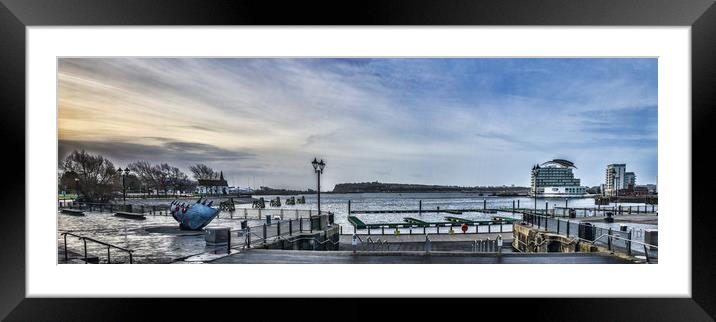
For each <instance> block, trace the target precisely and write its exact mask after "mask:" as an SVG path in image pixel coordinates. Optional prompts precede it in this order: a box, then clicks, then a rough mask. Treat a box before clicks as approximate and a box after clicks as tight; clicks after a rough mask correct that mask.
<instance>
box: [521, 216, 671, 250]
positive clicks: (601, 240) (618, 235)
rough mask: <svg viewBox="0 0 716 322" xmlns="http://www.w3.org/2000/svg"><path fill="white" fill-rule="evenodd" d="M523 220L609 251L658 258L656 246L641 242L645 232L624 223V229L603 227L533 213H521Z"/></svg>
mask: <svg viewBox="0 0 716 322" xmlns="http://www.w3.org/2000/svg"><path fill="white" fill-rule="evenodd" d="M523 221H525V222H527V223H529V224H530V225H532V226H534V227H537V228H538V229H543V230H545V231H547V232H552V233H557V234H562V235H565V236H567V237H570V238H575V239H578V240H581V241H585V242H590V243H592V244H594V245H598V246H603V247H606V248H607V249H609V250H611V251H616V252H622V253H625V254H627V255H638V256H645V257H646V259H647V260H649V259H654V260H658V246H657V245H651V244H647V243H645V242H643V238H644V232H645V230H643V229H634V228H630V227H628V226H626V225H625V226H624V227H626V228H625V230H620V229H612V228H611V227H610V228H604V227H599V226H596V225H592V224H591V223H582V222H579V221H577V220H569V219H563V218H559V217H550V216H545V215H543V214H533V213H523Z"/></svg>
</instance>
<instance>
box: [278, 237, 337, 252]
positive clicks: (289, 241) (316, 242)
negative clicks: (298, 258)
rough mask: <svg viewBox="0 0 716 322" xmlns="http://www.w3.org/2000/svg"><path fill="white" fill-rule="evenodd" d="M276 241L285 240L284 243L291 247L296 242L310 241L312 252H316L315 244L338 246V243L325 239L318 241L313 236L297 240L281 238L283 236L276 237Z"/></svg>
mask: <svg viewBox="0 0 716 322" xmlns="http://www.w3.org/2000/svg"><path fill="white" fill-rule="evenodd" d="M278 239H281V240H285V241H286V242H288V243H289V244H291V245H293V244H295V243H297V242H299V241H304V240H311V241H313V243H312V245H313V250H316V248H317V247H316V244H318V245H319V246H323V245H325V244H329V243H330V244H331V245H333V246H336V245H338V244H339V243H340V242H334V241H332V240H330V239H326V240H324V241H320V240H319V239H318V238H316V237H313V236H310V237H308V236H304V237H299V238H294V239H288V238H285V237H283V236H278Z"/></svg>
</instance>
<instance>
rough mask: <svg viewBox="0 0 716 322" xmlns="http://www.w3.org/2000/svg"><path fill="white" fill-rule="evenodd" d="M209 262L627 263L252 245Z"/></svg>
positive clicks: (563, 256) (596, 256)
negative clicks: (269, 247) (263, 248)
mask: <svg viewBox="0 0 716 322" xmlns="http://www.w3.org/2000/svg"><path fill="white" fill-rule="evenodd" d="M208 263H209V264H627V263H629V262H628V261H625V260H623V259H620V258H617V257H615V256H611V255H609V254H601V253H550V254H536V253H530V254H526V253H507V254H502V255H500V256H497V255H495V254H479V253H454V252H453V253H440V252H432V253H430V254H429V255H428V254H426V253H425V252H400V253H397V252H358V253H357V254H356V255H353V253H352V252H350V251H333V252H326V251H284V250H259V249H251V250H248V251H243V252H240V253H238V254H234V255H231V256H226V257H223V258H220V259H217V260H214V261H210V262H208Z"/></svg>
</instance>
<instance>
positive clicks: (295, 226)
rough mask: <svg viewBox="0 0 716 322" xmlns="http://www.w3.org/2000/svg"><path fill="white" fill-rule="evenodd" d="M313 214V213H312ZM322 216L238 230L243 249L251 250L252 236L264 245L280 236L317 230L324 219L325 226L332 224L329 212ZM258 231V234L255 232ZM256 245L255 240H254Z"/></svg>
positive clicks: (332, 217)
mask: <svg viewBox="0 0 716 322" xmlns="http://www.w3.org/2000/svg"><path fill="white" fill-rule="evenodd" d="M314 213H315V212H314ZM322 213H323V215H320V216H319V215H314V216H312V217H308V218H302V217H299V218H298V219H288V220H276V221H272V222H271V223H264V224H261V225H256V226H248V227H246V228H243V229H241V230H239V232H240V234H242V235H243V236H244V240H245V241H244V246H243V247H245V248H251V242H252V240H251V236H254V237H255V238H256V239H257V240H258V241H259V242H260V243H266V242H268V241H269V240H272V239H273V240H275V239H279V238H281V237H282V236H293V234H295V233H303V232H310V233H312V232H313V231H315V230H318V229H319V228H320V226H321V221H322V220H323V218H325V220H326V222H325V224H326V226H331V225H333V224H334V221H333V220H334V216H333V213H331V212H322ZM256 231H258V233H257V232H256ZM254 243H256V240H254Z"/></svg>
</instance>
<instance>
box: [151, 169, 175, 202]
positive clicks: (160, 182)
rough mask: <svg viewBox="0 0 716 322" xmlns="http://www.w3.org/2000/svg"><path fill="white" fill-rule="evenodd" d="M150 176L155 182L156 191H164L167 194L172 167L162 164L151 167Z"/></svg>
mask: <svg viewBox="0 0 716 322" xmlns="http://www.w3.org/2000/svg"><path fill="white" fill-rule="evenodd" d="M151 172H152V176H153V177H154V180H155V181H156V185H157V189H158V190H161V191H164V194H165V195H166V194H167V190H168V189H169V187H170V186H171V173H172V167H171V166H170V165H169V164H167V163H162V164H159V165H155V166H153V167H152V170H151Z"/></svg>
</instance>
